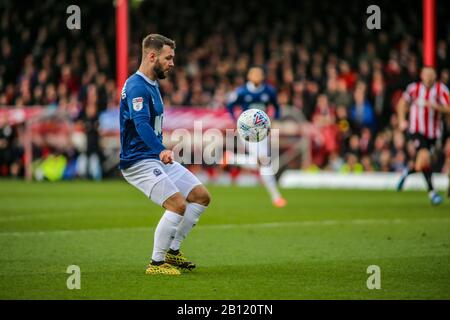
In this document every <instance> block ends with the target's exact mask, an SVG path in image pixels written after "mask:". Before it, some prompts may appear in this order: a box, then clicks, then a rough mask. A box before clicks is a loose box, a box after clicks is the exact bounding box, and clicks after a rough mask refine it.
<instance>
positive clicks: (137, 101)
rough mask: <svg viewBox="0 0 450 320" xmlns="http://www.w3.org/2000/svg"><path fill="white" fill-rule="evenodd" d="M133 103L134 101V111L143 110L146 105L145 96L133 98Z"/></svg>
mask: <svg viewBox="0 0 450 320" xmlns="http://www.w3.org/2000/svg"><path fill="white" fill-rule="evenodd" d="M132 103H133V110H134V111H141V110H142V108H143V107H144V98H142V97H137V98H134V99H133V100H132Z"/></svg>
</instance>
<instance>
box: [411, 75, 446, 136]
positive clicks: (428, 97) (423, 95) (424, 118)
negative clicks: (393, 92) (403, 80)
mask: <svg viewBox="0 0 450 320" xmlns="http://www.w3.org/2000/svg"><path fill="white" fill-rule="evenodd" d="M403 98H404V99H405V100H406V101H407V102H408V103H410V105H411V108H410V110H409V132H410V133H412V134H414V133H420V134H422V135H424V136H425V137H427V138H429V139H436V138H439V137H440V136H441V126H442V123H441V116H440V112H439V111H436V110H434V109H432V108H431V107H427V106H425V104H426V101H428V102H429V103H430V104H434V103H436V104H439V105H441V106H444V107H449V92H448V88H447V86H446V85H445V84H443V83H441V82H436V83H435V84H433V86H432V87H431V88H427V87H426V86H425V85H424V84H423V83H422V82H415V83H411V84H410V85H409V86H408V87H407V88H406V90H405V92H403Z"/></svg>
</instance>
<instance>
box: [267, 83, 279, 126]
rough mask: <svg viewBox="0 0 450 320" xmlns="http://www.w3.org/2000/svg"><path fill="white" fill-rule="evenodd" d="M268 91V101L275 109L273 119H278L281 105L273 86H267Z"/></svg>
mask: <svg viewBox="0 0 450 320" xmlns="http://www.w3.org/2000/svg"><path fill="white" fill-rule="evenodd" d="M269 91H270V94H269V96H270V103H271V104H272V105H273V107H274V109H275V116H274V117H275V120H280V118H281V107H280V104H279V103H278V95H277V92H276V90H275V88H273V87H270V88H269Z"/></svg>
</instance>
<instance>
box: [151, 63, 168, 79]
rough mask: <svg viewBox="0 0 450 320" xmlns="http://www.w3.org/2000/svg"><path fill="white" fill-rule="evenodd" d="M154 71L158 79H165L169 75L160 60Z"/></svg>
mask: <svg viewBox="0 0 450 320" xmlns="http://www.w3.org/2000/svg"><path fill="white" fill-rule="evenodd" d="M153 72H154V73H155V75H156V76H157V77H158V79H160V80H161V79H165V78H166V77H167V74H168V71H165V70H164V68H163V66H162V64H161V63H160V62H159V60H157V61H156V63H155V66H154V67H153Z"/></svg>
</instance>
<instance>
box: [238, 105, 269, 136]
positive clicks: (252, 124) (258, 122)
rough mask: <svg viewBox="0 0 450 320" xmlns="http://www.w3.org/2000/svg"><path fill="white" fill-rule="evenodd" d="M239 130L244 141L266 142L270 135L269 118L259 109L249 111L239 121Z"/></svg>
mask: <svg viewBox="0 0 450 320" xmlns="http://www.w3.org/2000/svg"><path fill="white" fill-rule="evenodd" d="M237 130H238V132H239V135H240V136H241V137H242V139H244V140H246V141H250V142H259V141H261V140H264V138H265V137H267V135H268V134H269V130H270V119H269V116H268V115H267V114H266V113H265V112H264V111H262V110H259V109H248V110H245V111H244V112H242V113H241V115H240V116H239V118H238V120H237Z"/></svg>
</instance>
